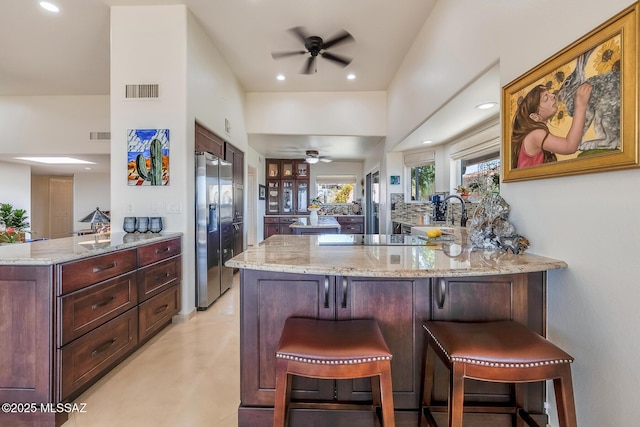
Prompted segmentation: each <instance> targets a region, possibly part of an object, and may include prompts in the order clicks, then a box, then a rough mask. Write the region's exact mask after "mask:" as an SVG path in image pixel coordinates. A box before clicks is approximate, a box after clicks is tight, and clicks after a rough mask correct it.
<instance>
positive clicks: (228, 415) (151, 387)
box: [63, 274, 240, 427]
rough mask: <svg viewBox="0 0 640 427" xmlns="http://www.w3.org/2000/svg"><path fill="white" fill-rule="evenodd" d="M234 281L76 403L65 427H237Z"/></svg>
mask: <svg viewBox="0 0 640 427" xmlns="http://www.w3.org/2000/svg"><path fill="white" fill-rule="evenodd" d="M239 277H240V275H239V274H235V275H234V281H233V286H232V287H231V289H230V290H228V291H227V292H226V293H225V294H224V295H222V296H221V297H220V298H219V299H218V300H217V301H216V302H215V303H214V304H213V305H212V306H211V307H209V309H207V310H206V311H199V312H197V314H196V315H195V317H193V318H192V319H191V320H190V321H189V322H186V323H182V324H171V325H169V326H168V327H166V328H165V329H163V330H162V331H161V332H160V333H159V334H158V335H156V336H155V337H154V338H152V339H151V340H150V341H149V342H147V343H146V344H145V345H144V346H143V347H141V348H140V349H138V350H137V351H136V352H135V353H134V354H132V355H131V356H129V358H127V359H126V360H125V361H124V362H122V363H121V364H120V365H118V366H117V367H116V368H115V369H113V370H112V371H111V372H109V373H108V374H107V375H106V376H105V377H103V378H102V379H101V380H100V381H98V382H97V383H96V384H94V385H93V386H92V387H91V388H90V389H89V390H87V391H86V392H85V393H83V394H82V395H81V396H80V397H79V398H78V399H76V400H75V402H74V403H86V409H85V410H86V412H85V413H72V414H71V415H70V416H69V420H68V421H67V422H66V423H64V424H63V427H102V426H104V427H112V426H114V425H117V426H119V427H134V426H135V427H147V426H148V427H163V426H166V427H169V426H170V427H183V426H184V427H199V426H207V427H236V426H237V425H238V416H237V410H238V405H239V404H240V374H239V372H240V357H239V354H240V339H239V338H240V333H239V324H240V321H239V318H240V317H239V305H240V304H239V302H240V285H239Z"/></svg>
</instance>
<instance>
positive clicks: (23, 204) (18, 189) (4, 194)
mask: <svg viewBox="0 0 640 427" xmlns="http://www.w3.org/2000/svg"><path fill="white" fill-rule="evenodd" d="M0 203H9V204H11V205H13V208H14V209H26V210H27V215H28V216H29V217H31V216H32V215H31V168H30V167H29V166H26V165H20V164H16V163H7V162H0Z"/></svg>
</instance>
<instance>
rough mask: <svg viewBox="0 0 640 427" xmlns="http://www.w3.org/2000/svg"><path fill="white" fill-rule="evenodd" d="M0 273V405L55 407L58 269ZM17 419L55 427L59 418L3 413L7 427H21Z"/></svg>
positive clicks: (31, 268)
mask: <svg viewBox="0 0 640 427" xmlns="http://www.w3.org/2000/svg"><path fill="white" fill-rule="evenodd" d="M1 273H2V274H1V275H0V276H1V278H0V301H3V305H2V310H0V325H2V327H0V343H2V345H1V347H2V349H1V350H0V402H1V403H5V402H22V403H25V402H28V403H31V402H33V403H38V404H39V403H48V402H53V401H54V400H55V395H54V391H53V390H52V388H51V384H50V382H49V381H50V380H49V379H50V378H51V376H52V375H53V372H52V368H53V367H52V363H51V357H52V354H51V347H50V340H51V337H50V334H51V330H52V329H53V324H52V323H53V315H52V312H51V308H52V305H53V301H52V297H53V289H52V288H53V269H52V267H51V266H2V271H1ZM13 415H15V417H13ZM14 419H17V420H20V421H21V422H24V424H23V425H25V426H26V425H53V420H54V414H39V413H35V414H34V413H29V414H8V413H0V425H2V426H5V425H7V426H9V425H16V424H17V423H16V424H13V420H14ZM38 423H40V424H38Z"/></svg>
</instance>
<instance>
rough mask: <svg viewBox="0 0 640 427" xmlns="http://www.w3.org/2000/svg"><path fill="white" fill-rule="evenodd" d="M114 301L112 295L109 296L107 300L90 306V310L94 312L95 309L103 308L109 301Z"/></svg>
mask: <svg viewBox="0 0 640 427" xmlns="http://www.w3.org/2000/svg"><path fill="white" fill-rule="evenodd" d="M114 299H116V297H115V296H114V295H111V296H110V297H107V298H105V299H103V300H102V301H100V302H97V303H95V304H93V305H92V306H91V310H95V309H97V308H100V307H104V306H105V305H107V304H109V303H110V302H111V301H113V300H114Z"/></svg>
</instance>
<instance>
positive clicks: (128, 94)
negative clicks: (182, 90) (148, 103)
mask: <svg viewBox="0 0 640 427" xmlns="http://www.w3.org/2000/svg"><path fill="white" fill-rule="evenodd" d="M159 97H160V85H159V84H157V83H154V84H144V85H125V92H124V99H158V98H159Z"/></svg>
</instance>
